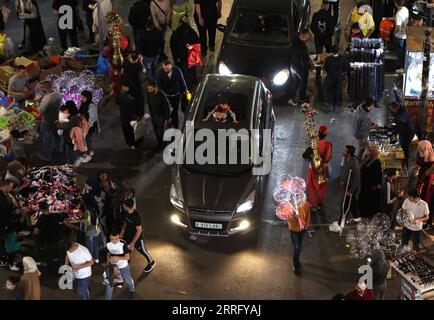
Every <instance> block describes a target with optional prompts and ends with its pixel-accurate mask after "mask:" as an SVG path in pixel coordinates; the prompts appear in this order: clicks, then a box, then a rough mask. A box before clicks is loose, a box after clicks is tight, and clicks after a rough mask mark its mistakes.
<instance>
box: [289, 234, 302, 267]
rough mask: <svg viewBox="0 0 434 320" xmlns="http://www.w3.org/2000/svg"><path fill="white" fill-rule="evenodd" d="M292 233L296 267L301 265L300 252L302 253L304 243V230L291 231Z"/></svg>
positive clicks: (293, 259) (293, 256) (293, 257)
mask: <svg viewBox="0 0 434 320" xmlns="http://www.w3.org/2000/svg"><path fill="white" fill-rule="evenodd" d="M289 233H290V235H291V242H292V249H293V254H292V262H293V266H294V267H298V266H300V254H301V245H302V244H303V235H304V231H301V232H293V231H290V232H289Z"/></svg>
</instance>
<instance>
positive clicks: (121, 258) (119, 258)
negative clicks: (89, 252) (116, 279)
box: [105, 231, 135, 300]
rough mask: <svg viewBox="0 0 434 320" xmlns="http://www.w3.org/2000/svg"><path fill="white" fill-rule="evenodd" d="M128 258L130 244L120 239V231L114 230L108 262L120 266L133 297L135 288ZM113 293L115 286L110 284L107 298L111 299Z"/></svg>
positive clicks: (106, 293) (108, 247) (107, 287)
mask: <svg viewBox="0 0 434 320" xmlns="http://www.w3.org/2000/svg"><path fill="white" fill-rule="evenodd" d="M128 260H130V250H129V249H128V244H127V243H126V242H125V241H123V240H120V237H119V232H117V231H112V232H111V233H110V242H109V243H107V264H108V265H110V264H114V265H116V266H117V267H118V268H119V271H120V273H121V275H122V278H123V279H124V281H125V282H126V283H127V285H128V293H129V295H128V296H129V298H130V299H131V298H133V297H134V293H135V288H134V281H133V278H132V277H131V273H130V266H129V264H128ZM112 295H113V287H112V286H111V285H110V284H108V285H107V286H106V291H105V298H106V300H111V299H112Z"/></svg>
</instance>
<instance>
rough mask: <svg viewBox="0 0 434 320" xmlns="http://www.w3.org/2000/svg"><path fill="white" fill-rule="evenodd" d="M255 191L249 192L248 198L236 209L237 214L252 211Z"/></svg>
mask: <svg viewBox="0 0 434 320" xmlns="http://www.w3.org/2000/svg"><path fill="white" fill-rule="evenodd" d="M255 193H256V192H255V190H253V191H252V192H250V194H249V196H248V197H247V199H246V201H244V202H243V203H242V204H240V205H239V206H238V208H237V213H244V212H247V211H250V210H252V208H253V205H254V203H255Z"/></svg>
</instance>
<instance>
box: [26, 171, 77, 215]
mask: <svg viewBox="0 0 434 320" xmlns="http://www.w3.org/2000/svg"><path fill="white" fill-rule="evenodd" d="M25 180H27V181H28V182H29V187H28V188H27V189H26V193H27V194H28V196H27V197H26V200H25V205H24V208H23V211H24V213H25V214H27V215H32V221H33V222H36V221H37V219H38V217H39V214H40V213H39V203H41V202H42V201H45V202H47V204H48V205H49V208H50V212H52V213H57V214H64V215H65V219H66V220H67V221H71V222H74V221H79V220H80V219H81V218H82V217H83V212H82V211H80V210H76V209H74V208H73V201H74V200H75V199H77V198H78V197H79V195H80V191H79V186H78V185H77V184H76V182H75V180H74V168H73V167H72V166H69V165H64V166H57V167H55V166H48V167H41V168H32V169H30V170H29V172H28V174H27V176H26V177H25Z"/></svg>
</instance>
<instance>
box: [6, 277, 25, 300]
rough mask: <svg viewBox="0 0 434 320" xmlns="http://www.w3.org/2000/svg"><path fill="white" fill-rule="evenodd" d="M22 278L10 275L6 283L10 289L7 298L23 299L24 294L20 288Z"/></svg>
mask: <svg viewBox="0 0 434 320" xmlns="http://www.w3.org/2000/svg"><path fill="white" fill-rule="evenodd" d="M19 283H20V278H18V277H16V276H10V277H9V278H8V279H7V280H6V283H5V287H6V290H7V291H8V297H7V300H23V295H22V293H21V290H20V288H19Z"/></svg>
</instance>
